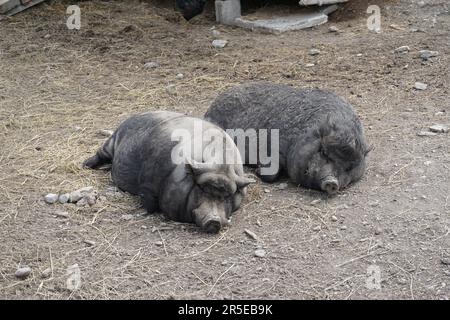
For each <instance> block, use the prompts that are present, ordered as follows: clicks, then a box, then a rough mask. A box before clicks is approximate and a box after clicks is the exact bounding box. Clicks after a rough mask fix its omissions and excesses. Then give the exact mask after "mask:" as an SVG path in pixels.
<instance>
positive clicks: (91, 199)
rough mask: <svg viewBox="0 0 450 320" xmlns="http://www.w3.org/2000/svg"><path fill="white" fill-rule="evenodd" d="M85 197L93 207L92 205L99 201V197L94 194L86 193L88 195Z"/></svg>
mask: <svg viewBox="0 0 450 320" xmlns="http://www.w3.org/2000/svg"><path fill="white" fill-rule="evenodd" d="M83 199H86V202H87V204H88V205H89V206H91V207H92V206H93V205H94V204H95V202H96V201H97V198H96V197H95V195H93V194H89V195H86V196H84V198H83Z"/></svg>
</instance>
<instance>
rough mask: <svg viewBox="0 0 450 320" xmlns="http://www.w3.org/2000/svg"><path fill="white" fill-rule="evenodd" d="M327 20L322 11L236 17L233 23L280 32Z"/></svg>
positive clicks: (304, 27) (254, 28) (307, 26)
mask: <svg viewBox="0 0 450 320" xmlns="http://www.w3.org/2000/svg"><path fill="white" fill-rule="evenodd" d="M327 21H328V16H327V15H326V14H323V13H322V12H318V13H304V14H295V15H289V16H285V17H276V18H273V19H264V20H255V21H248V20H245V19H241V18H238V19H236V22H235V24H236V25H238V26H240V27H244V28H249V29H252V30H263V31H268V32H271V33H281V32H286V31H293V30H301V29H306V28H311V27H314V26H318V25H321V24H323V23H326V22H327Z"/></svg>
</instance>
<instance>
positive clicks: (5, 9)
mask: <svg viewBox="0 0 450 320" xmlns="http://www.w3.org/2000/svg"><path fill="white" fill-rule="evenodd" d="M43 1H45V0H0V20H1V19H2V18H4V17H6V16H12V15H14V14H16V13H18V12H20V11H23V10H25V9H27V8H29V7H31V6H34V5H35V4H38V3H40V2H43Z"/></svg>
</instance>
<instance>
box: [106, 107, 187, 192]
mask: <svg viewBox="0 0 450 320" xmlns="http://www.w3.org/2000/svg"><path fill="white" fill-rule="evenodd" d="M181 117H184V116H183V115H181V114H177V113H174V112H165V111H156V112H146V113H142V114H138V115H135V116H131V117H130V118H128V119H127V120H125V121H124V122H123V123H122V124H121V125H120V126H119V127H118V128H117V130H116V132H115V133H114V138H115V141H114V157H113V165H112V171H111V174H112V178H113V181H114V182H115V183H116V184H117V186H118V187H119V188H121V189H122V190H125V191H128V192H130V193H132V194H139V193H140V191H141V190H140V187H141V186H142V184H143V183H144V184H145V182H146V181H145V180H149V179H152V180H153V183H152V187H151V188H152V190H146V191H150V192H152V193H155V194H157V193H158V192H159V187H160V183H161V181H162V179H164V177H165V176H166V175H168V174H169V173H170V172H171V170H172V169H173V167H174V165H173V164H172V163H171V161H170V150H171V148H172V147H173V145H174V144H176V142H172V141H170V136H167V132H166V131H165V130H163V128H164V127H165V125H166V124H167V123H170V122H172V121H174V120H175V119H177V118H181Z"/></svg>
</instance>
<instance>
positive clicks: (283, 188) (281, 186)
mask: <svg viewBox="0 0 450 320" xmlns="http://www.w3.org/2000/svg"><path fill="white" fill-rule="evenodd" d="M287 187H288V184H287V183H285V182H283V183H280V184H279V185H278V190H285V189H287Z"/></svg>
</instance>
